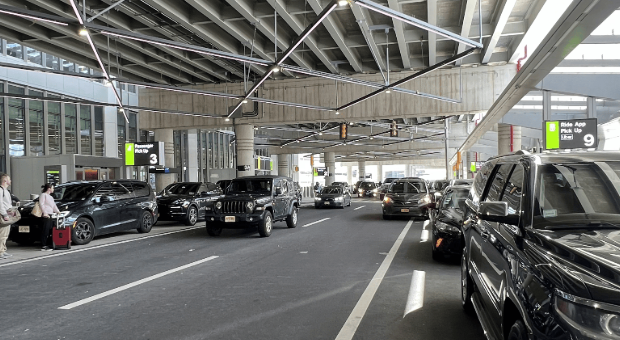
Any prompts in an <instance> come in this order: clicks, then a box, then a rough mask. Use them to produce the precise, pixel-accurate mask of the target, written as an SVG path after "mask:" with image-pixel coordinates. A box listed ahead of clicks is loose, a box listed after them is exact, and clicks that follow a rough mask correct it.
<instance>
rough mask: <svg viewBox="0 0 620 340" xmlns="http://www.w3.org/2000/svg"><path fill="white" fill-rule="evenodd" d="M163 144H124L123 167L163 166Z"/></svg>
mask: <svg viewBox="0 0 620 340" xmlns="http://www.w3.org/2000/svg"><path fill="white" fill-rule="evenodd" d="M163 160H164V142H152V143H125V165H128V166H132V165H136V166H142V165H149V166H150V165H153V166H154V165H164V164H163Z"/></svg>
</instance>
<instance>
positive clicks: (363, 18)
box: [351, 4, 387, 71]
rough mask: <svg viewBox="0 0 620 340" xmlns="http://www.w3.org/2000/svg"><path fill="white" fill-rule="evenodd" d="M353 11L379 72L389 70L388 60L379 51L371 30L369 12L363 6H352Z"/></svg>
mask: <svg viewBox="0 0 620 340" xmlns="http://www.w3.org/2000/svg"><path fill="white" fill-rule="evenodd" d="M351 10H352V11H353V15H354V16H355V20H356V21H357V24H358V25H359V27H360V30H361V31H362V34H363V35H364V37H365V39H366V42H367V46H368V48H369V49H370V52H371V53H372V54H373V56H374V58H375V61H376V63H377V67H378V68H379V70H383V71H385V70H387V64H386V62H387V60H384V58H383V56H382V55H381V50H379V47H378V46H377V43H376V42H375V37H374V36H373V34H372V31H371V30H370V25H371V23H370V22H369V17H370V16H369V15H368V14H367V12H368V11H367V10H366V9H365V8H362V7H361V6H358V5H356V4H352V5H351Z"/></svg>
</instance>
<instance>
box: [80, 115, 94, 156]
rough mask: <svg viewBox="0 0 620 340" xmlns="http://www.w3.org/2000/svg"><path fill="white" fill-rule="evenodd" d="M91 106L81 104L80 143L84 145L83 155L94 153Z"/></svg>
mask: <svg viewBox="0 0 620 340" xmlns="http://www.w3.org/2000/svg"><path fill="white" fill-rule="evenodd" d="M90 128H91V121H90V106H89V105H80V143H81V146H82V155H92V150H91V149H90Z"/></svg>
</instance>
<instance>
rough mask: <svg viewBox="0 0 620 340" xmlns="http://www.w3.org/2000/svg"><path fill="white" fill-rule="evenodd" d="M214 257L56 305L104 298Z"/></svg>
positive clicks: (76, 303)
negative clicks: (75, 300) (78, 299)
mask: <svg viewBox="0 0 620 340" xmlns="http://www.w3.org/2000/svg"><path fill="white" fill-rule="evenodd" d="M216 258H218V256H209V257H207V258H206V259H202V260H198V261H195V262H192V263H189V264H186V265H184V266H181V267H178V268H174V269H170V270H167V271H165V272H163V273H159V274H155V275H153V276H149V277H147V278H144V279H142V280H138V281H135V282H132V283H129V284H126V285H124V286H120V287H118V288H114V289H112V290H108V291H107V292H103V293H101V294H97V295H93V296H91V297H89V298H86V299H82V300H80V301H77V302H74V303H70V304H68V305H65V306H62V307H58V309H73V308H75V307H78V306H81V305H84V304H87V303H89V302H93V301H96V300H99V299H102V298H104V297H106V296H109V295H112V294H116V293H118V292H122V291H124V290H127V289H129V288H132V287H135V286H138V285H141V284H143V283H146V282H149V281H153V280H155V279H159V278H160V277H164V276H166V275H169V274H172V273H176V272H178V271H181V270H183V269H187V268H190V267H193V266H197V265H199V264H201V263H205V262H207V261H211V260H214V259H216Z"/></svg>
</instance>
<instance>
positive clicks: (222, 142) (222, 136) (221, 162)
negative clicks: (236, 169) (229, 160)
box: [218, 133, 224, 169]
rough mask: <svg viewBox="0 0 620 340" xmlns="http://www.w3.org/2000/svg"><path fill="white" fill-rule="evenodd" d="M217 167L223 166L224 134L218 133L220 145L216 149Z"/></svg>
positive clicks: (221, 167)
mask: <svg viewBox="0 0 620 340" xmlns="http://www.w3.org/2000/svg"><path fill="white" fill-rule="evenodd" d="M218 155H219V156H218V159H219V162H220V164H219V168H220V169H223V168H224V134H223V133H220V147H219V149H218Z"/></svg>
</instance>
